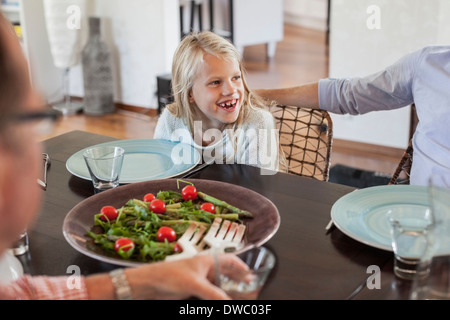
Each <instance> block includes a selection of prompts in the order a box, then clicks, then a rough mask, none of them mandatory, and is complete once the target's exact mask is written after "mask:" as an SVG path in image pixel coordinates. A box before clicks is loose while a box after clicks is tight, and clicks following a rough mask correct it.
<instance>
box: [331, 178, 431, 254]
mask: <svg viewBox="0 0 450 320" xmlns="http://www.w3.org/2000/svg"><path fill="white" fill-rule="evenodd" d="M395 206H402V207H405V206H409V207H411V210H427V209H428V208H429V200H428V193H427V188H426V187H425V186H411V185H386V186H377V187H369V188H364V189H360V190H355V191H353V192H351V193H349V194H346V195H345V196H343V197H342V198H340V199H339V200H338V201H336V202H335V204H334V205H333V207H332V209H331V218H332V220H333V223H334V224H335V226H336V227H337V228H338V229H339V230H341V231H342V232H343V233H345V234H346V235H348V236H349V237H351V238H353V239H355V240H357V241H359V242H362V243H365V244H367V245H369V246H372V247H375V248H379V249H383V250H387V251H392V246H391V238H390V231H389V224H388V220H387V218H386V213H387V211H388V210H389V209H390V208H392V207H395Z"/></svg>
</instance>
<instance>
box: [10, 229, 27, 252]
mask: <svg viewBox="0 0 450 320" xmlns="http://www.w3.org/2000/svg"><path fill="white" fill-rule="evenodd" d="M28 249H29V245H28V233H27V231H26V230H25V231H24V232H22V233H21V234H20V236H19V237H18V239H17V240H16V241H15V242H14V243H13V245H12V246H11V248H9V252H10V253H12V254H13V255H15V256H20V255H22V254H24V253H26V252H27V251H28Z"/></svg>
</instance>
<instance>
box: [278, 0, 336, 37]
mask: <svg viewBox="0 0 450 320" xmlns="http://www.w3.org/2000/svg"><path fill="white" fill-rule="evenodd" d="M283 5H284V19H285V22H287V23H290V24H294V25H298V26H301V27H306V28H311V29H316V30H321V31H325V30H326V28H327V11H328V1H327V0H284V1H283Z"/></svg>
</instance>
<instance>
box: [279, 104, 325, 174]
mask: <svg viewBox="0 0 450 320" xmlns="http://www.w3.org/2000/svg"><path fill="white" fill-rule="evenodd" d="M271 112H272V115H273V117H274V118H275V125H276V128H277V129H279V135H280V136H279V139H280V146H281V149H282V150H283V152H284V158H285V161H280V170H281V171H285V172H288V173H292V174H298V175H301V176H307V177H312V178H315V179H318V180H322V181H328V175H329V171H330V156H331V145H332V141H333V122H332V120H331V117H330V115H329V114H328V112H326V111H323V110H316V109H305V108H298V107H292V106H282V105H275V106H273V107H271Z"/></svg>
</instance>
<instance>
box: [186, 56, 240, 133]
mask: <svg viewBox="0 0 450 320" xmlns="http://www.w3.org/2000/svg"><path fill="white" fill-rule="evenodd" d="M244 94H245V90H244V85H243V83H242V78H241V70H240V68H239V63H238V61H236V60H235V59H233V60H225V59H222V58H219V57H216V56H214V55H211V54H208V53H205V54H204V56H203V64H202V65H201V67H200V69H199V71H198V73H197V76H196V78H195V79H194V85H193V86H192V90H191V92H190V95H189V101H190V103H195V104H196V105H197V107H198V108H199V110H200V111H201V116H200V117H201V118H200V119H195V120H201V121H203V123H202V127H203V129H209V128H219V129H220V128H222V126H223V125H224V124H229V123H233V122H235V121H236V120H237V118H238V116H239V111H240V110H241V106H242V101H243V99H244Z"/></svg>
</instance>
